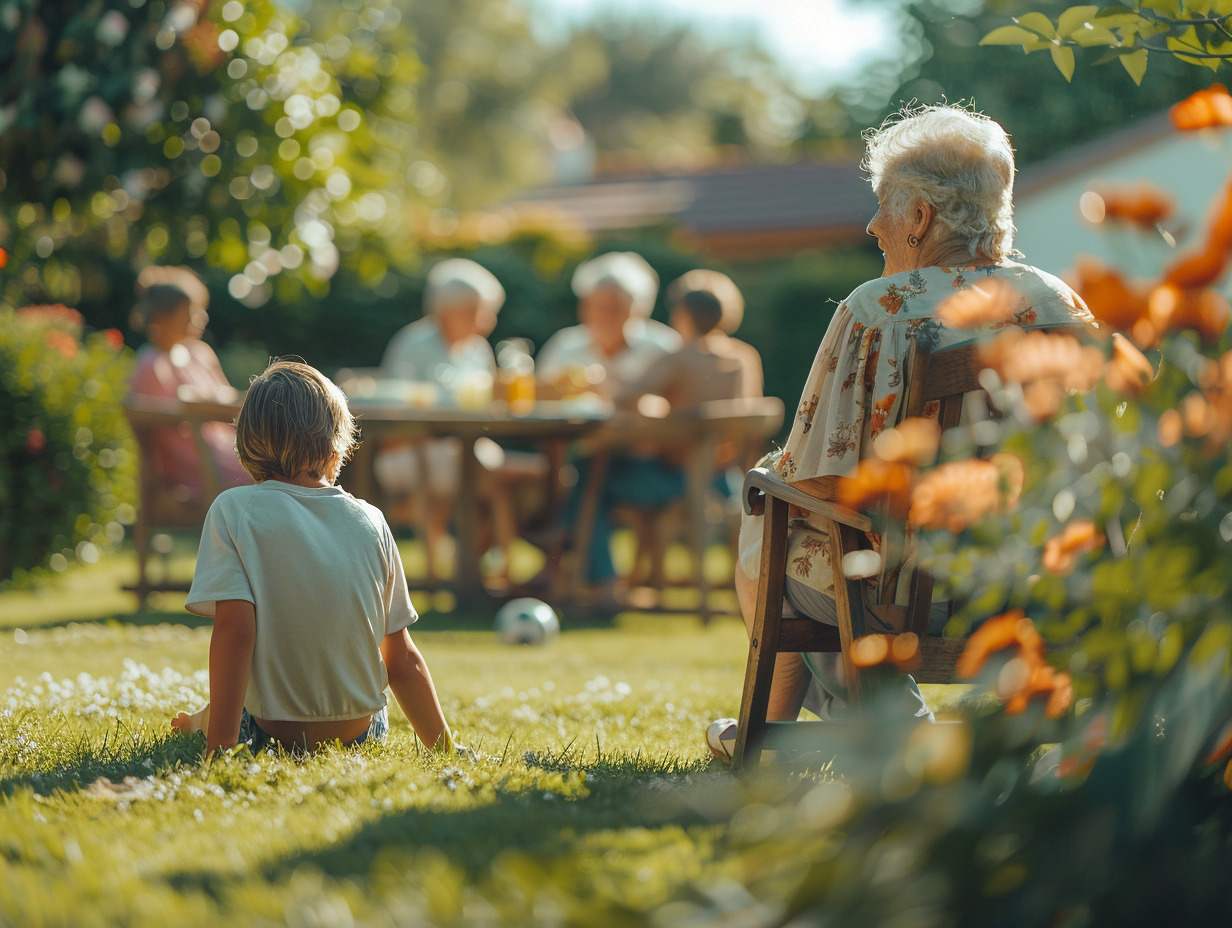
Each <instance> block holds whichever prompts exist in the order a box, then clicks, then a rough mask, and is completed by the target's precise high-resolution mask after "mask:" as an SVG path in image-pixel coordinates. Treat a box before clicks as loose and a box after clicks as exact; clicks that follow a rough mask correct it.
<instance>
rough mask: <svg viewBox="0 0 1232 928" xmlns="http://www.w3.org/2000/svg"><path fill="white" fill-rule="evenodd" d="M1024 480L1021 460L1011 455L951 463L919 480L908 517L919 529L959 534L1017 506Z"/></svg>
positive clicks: (912, 496) (997, 455) (912, 494)
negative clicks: (992, 515) (941, 529)
mask: <svg viewBox="0 0 1232 928" xmlns="http://www.w3.org/2000/svg"><path fill="white" fill-rule="evenodd" d="M1023 480H1024V471H1023V465H1022V461H1021V460H1019V459H1018V458H1017V457H1015V456H1014V455H1012V454H1005V453H1002V454H995V455H993V456H992V457H991V458H989V459H988V460H982V459H979V458H971V459H968V460H963V461H950V462H948V463H945V464H942V465H941V466H940V467H937V468H934V469H933V470H930V471H929V472H928V473H926V474H924V475H923V476H921V477H920V480H919V482H918V483H917V484H916V487H915V489H914V490H913V491H912V493H911V512H910V515H909V517H908V518H909V519H910V521H911V523H912V524H913V525H917V526H919V527H920V528H925V529H930V528H944V529H945V530H946V531H950V532H961V531H963V530H964V529H966V528H967V527H968V526H970V525H973V524H975V523H976V522H978V521H979V520H980V519H982V518H984V517H985V516H988V515H991V514H993V513H997V512H1008V511H1010V510H1012V509H1013V508H1014V507H1015V506H1017V505H1018V497H1019V496H1020V495H1021V494H1022V487H1023Z"/></svg>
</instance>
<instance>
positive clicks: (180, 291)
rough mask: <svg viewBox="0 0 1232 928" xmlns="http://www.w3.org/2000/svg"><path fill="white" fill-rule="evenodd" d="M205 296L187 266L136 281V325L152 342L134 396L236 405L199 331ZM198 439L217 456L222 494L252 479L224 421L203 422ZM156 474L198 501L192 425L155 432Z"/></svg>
mask: <svg viewBox="0 0 1232 928" xmlns="http://www.w3.org/2000/svg"><path fill="white" fill-rule="evenodd" d="M209 301H210V295H209V292H208V291H207V290H206V289H205V285H204V284H203V283H201V279H200V278H199V277H197V275H196V274H194V273H193V272H192V271H190V270H189V269H188V268H186V267H147V268H146V269H145V270H143V271H142V272H141V273H140V274H139V275H138V276H137V306H136V308H135V309H134V310H133V319H132V323H133V327H134V328H136V329H140V330H141V331H143V332H144V333H145V336H146V338H148V339H149V342H148V344H145V345H143V346H142V347H141V348H140V349H139V350H138V351H137V364H136V367H135V368H134V370H133V376H132V379H131V380H130V381H129V385H128V389H129V392H130V393H131V394H133V395H135V396H151V397H158V398H161V399H168V400H177V399H195V400H207V401H217V402H228V403H229V402H233V401H234V400H235V398H236V396H237V394H236V392H235V389H234V388H233V387H232V386H231V384H230V383H228V381H227V377H226V375H225V374H224V373H223V371H222V366H221V365H220V364H219V363H218V356H217V355H216V354H214V349H212V348H211V347H210V346H209V345H207V344H206V343H205V342H203V341H201V333H202V332H203V331H204V330H205V325H206V323H207V322H208V321H209V316H208V315H207V314H206V311H205V309H206V307H207V306H208V305H209ZM201 435H202V437H203V438H204V439H205V443H206V445H207V446H208V448H209V452H210V454H211V456H212V457H213V459H214V463H215V466H216V468H217V470H218V473H219V476H220V478H221V480H220V482H221V487H220V488H221V489H226V488H227V487H233V486H240V485H241V484H245V483H248V482H249V479H248V475H247V474H246V473H245V472H244V468H242V467H241V466H240V462H239V459H238V458H237V457H236V456H235V429H234V427H233V426H232V425H231V424H230V423H229V422H206V423H204V424H203V425H202V426H201ZM153 445H154V447H153V451H154V461H153V462H152V463H153V466H154V472H155V475H156V477H157V479H158V481H159V482H160V483H161V484H163V485H165V486H166V487H168V488H169V489H170V491H171V493H172V495H173V496H174V497H175V498H176V499H179V500H180V501H187V500H192V499H200V497H201V495H202V493H204V491H205V479H204V475H203V474H202V470H201V459H200V457H199V456H198V449H197V441H196V438H195V437H194V435H193V427H192V426H191V425H190V424H189V423H187V422H185V423H182V424H181V425H180V426H179V427H178V428H166V429H160V430H159V431H158V432H157V433H156V434H155V435H154V439H153Z"/></svg>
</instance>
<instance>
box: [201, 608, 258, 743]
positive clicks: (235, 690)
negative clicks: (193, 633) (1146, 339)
mask: <svg viewBox="0 0 1232 928" xmlns="http://www.w3.org/2000/svg"><path fill="white" fill-rule="evenodd" d="M256 643H257V609H256V606H254V605H253V604H252V603H250V602H248V601H247V600H244V599H226V600H222V601H221V602H219V603H217V604H216V605H215V608H214V631H213V634H211V635H210V720H209V730H208V731H207V732H206V739H205V749H206V751H213V750H214V749H215V748H220V747H224V748H226V747H231V746H232V745H234V744H235V743H236V742H237V741H239V737H240V716H241V714H242V713H243V711H244V694H245V693H246V692H247V690H248V675H249V674H250V673H251V672H252V652H253V648H254V647H255V646H256Z"/></svg>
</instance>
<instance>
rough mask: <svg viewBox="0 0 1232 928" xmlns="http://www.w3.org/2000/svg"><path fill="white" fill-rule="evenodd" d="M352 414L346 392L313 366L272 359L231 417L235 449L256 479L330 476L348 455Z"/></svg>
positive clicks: (353, 442)
mask: <svg viewBox="0 0 1232 928" xmlns="http://www.w3.org/2000/svg"><path fill="white" fill-rule="evenodd" d="M355 433H356V429H355V419H354V417H353V416H352V415H351V410H350V409H349V408H347V401H346V396H345V395H344V394H343V392H342V391H341V390H340V389H339V388H338V386H337V385H336V384H335V383H334V382H333V381H332V380H330V379H329V378H328V377H326V376H325V375H324V374H322V373H321V372H320V371H318V370H317V369H316V368H315V367H312V366H310V365H308V364H304V363H303V362H300V361H289V360H284V359H282V358H276V359H274V360H273V361H271V362H270V365H269V367H267V368H266V369H265V371H264V372H262V373H261V374H258V375H257V376H256V377H254V378H253V379H252V383H251V384H250V385H249V387H248V394H247V395H246V396H245V397H244V403H243V405H242V406H241V407H240V414H239V416H237V417H236V420H235V450H236V452H237V453H238V454H239V457H240V463H241V464H242V465H243V466H244V470H246V471H248V473H249V475H250V476H251V477H252V479H253V480H255V481H256V482H257V483H261V482H262V481H264V480H269V479H271V478H278V477H283V478H293V477H297V476H299V475H300V474H303V473H306V474H307V475H308V476H309V477H311V478H312V479H313V480H319V479H320V478H321V477H324V476H329V477H330V479H331V480H333V479H336V477H337V470H338V468H340V467H341V466H342V465H343V464H345V463H346V461H347V459H348V458H349V457H350V456H351V452H352V451H354V450H355V446H356V445H357V444H358V443H359V442H358V440H357V439H356V434H355Z"/></svg>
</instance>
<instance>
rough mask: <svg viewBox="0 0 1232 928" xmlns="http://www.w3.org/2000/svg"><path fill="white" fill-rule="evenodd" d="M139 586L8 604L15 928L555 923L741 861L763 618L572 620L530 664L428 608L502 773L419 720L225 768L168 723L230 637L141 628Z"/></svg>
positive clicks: (5, 741)
mask: <svg viewBox="0 0 1232 928" xmlns="http://www.w3.org/2000/svg"><path fill="white" fill-rule="evenodd" d="M412 555H413V552H410V553H408V561H410V560H411V556H412ZM178 557H179V561H178V562H176V558H177V556H176V555H173V558H172V560H173V562H174V563H173V567H175V568H176V569H178V570H181V571H182V570H184V569H187V570H191V562H190V559H189V561H187V562H185V561H184V559H183V556H178ZM132 570H133V565H132V561H131V559H129V558H126V557H123V556H117V557H113V558H110V559H105V560H104V561H103V562H102V563H100V564H98V565H94V566H92V567H89V568H79V569H76V570H73V571H70V572H69V573H68V574H66V575H65V576H62V577H60V578H57V580H56V582H54V583H53V584H51V585H48V586H46V587H43V588H40V589H36V590H28V591H16V592H8V593H5V594H2V595H0V923H3V924H13V925H22V926H33V925H91V924H99V925H113V924H132V925H154V924H157V925H164V924H170V923H173V924H175V925H177V926H188V925H198V924H200V925H206V924H216V923H218V922H219V921H220V920H221V919H222V918H224V917H225V918H226V919H227V921H229V922H232V923H238V924H264V923H270V922H286V923H288V924H303V925H330V924H338V925H345V924H350V923H352V921H358V922H361V923H369V924H411V923H415V922H416V921H417V920H419V919H425V920H427V921H429V922H432V923H439V924H453V923H484V922H485V921H488V922H491V921H503V922H504V923H507V924H527V923H531V922H542V923H551V922H552V921H553V920H555V919H557V918H558V917H559V918H566V917H567V913H573V915H577V916H579V917H580V915H581V914H582V913H587V912H589V913H596V912H599V911H615V910H613V909H612V907H616V908H617V909H619V910H622V911H626V912H632V913H638V912H643V913H644V912H648V911H649V910H651V909H652V908H654V907H655V906H658V905H660V904H662V903H663V902H664V901H665V900H667V899H669V898H670V897H671V896H672V895H673V894H675V893H676V892H677V891H679V889H680V888H681V887H682V886H683V885H685V884H687V883H693V882H699V881H701V882H708V881H710V880H712V879H714V880H717V879H718V878H720V877H721V876H722V874H723V872H724V869H725V867H731V866H733V865H734V864H733V863H732V862H730V861H729V860H728V858H726V857H725V855H724V853H723V848H724V842H725V840H726V837H727V831H728V826H727V824H726V822H725V821H724V816H725V815H727V814H730V808H729V806H730V802H731V800H730V798H728V799H727V800H725V802H726V806H725V805H724V802H723V801H720V799H721V797H723V796H730V792H731V788H730V783H731V777H730V775H729V774H727V773H726V772H724V771H722V770H720V769H717V767H715V765H713V764H712V763H711V762H709V760H708V755H707V753H706V751H705V747H704V744H703V739H702V733H703V731H704V729H705V725H706V723H707V722H709V721H710V720H711V719H712V718H715V717H717V716H721V715H732V714H735V712H736V710H737V708H738V701H739V693H740V684H741V675H742V672H743V663H744V631H743V628H742V626H741V625H740V624H739V622H738V620H735V619H732V618H726V619H720V620H717V621H715V622H713V623H712V624H711V625H710V626H709V627H703V626H702V625H701V623H700V622H698V621H697V620H696V619H694V618H691V617H683V616H671V617H663V616H635V615H626V616H622V617H620V618H619V619H618V620H617V622H616V623H615V624H614V625H612V626H598V625H595V624H593V623H592V624H590V625H583V624H580V623H578V622H571V621H570V617H569V616H568V615H566V616H564V628H565V631H564V633H563V634H562V635H561V637H560V638H559V639H558V640H557V641H555V642H554V643H552V644H550V645H549V646H546V647H541V648H513V647H508V646H505V645H502V644H500V643H499V642H498V641H497V639H496V637H495V635H494V634H493V633H492V631H491V618H492V617H491V615H490V614H489V613H485V614H467V615H463V614H459V613H449V614H445V613H438V612H432V611H429V607H430V606H431V604H432V602H433V600H432V598H431V597H425V596H424V595H422V594H421V595H418V596H415V599H416V601H417V603H418V604H419V606H420V608H421V610H422V611H425V615H424V618H423V619H422V620H421V622H420V624H419V626H417V627H416V629H414V630H413V631H414V632H415V638H416V641H417V643H418V644H419V646H420V648H421V649H422V651H423V652H424V654H425V655H426V657H427V659H428V661H429V663H430V665H431V667H432V671H433V674H434V676H435V678H436V680H437V684H438V687H439V690H440V693H441V696H442V700H443V702H444V705H445V708H446V712H447V714H448V717H449V719H450V721H451V723H452V725H453V726H454V728H455V730H456V732H457V734H458V736H459V738H460V739H461V741H463V742H464V743H466V744H468V745H469V746H470V747H472V748H474V749H476V750H477V751H478V752H479V756H478V758H477V759H475V760H473V761H462V762H460V761H458V760H457V759H455V758H444V759H442V758H437V757H430V756H426V755H424V754H422V753H421V752H420V751H419V749H418V746H417V744H416V742H415V740H414V738H413V736H412V734H411V731H410V728H409V726H408V725H407V723H406V721H405V719H404V718H403V717H402V716H401V713H400V712H398V711H397V710H396V709H393V711H392V712H391V717H392V722H393V727H392V732H391V735H390V738H389V740H388V741H387V742H386V743H384V744H374V745H369V746H365V747H363V748H361V749H357V750H338V751H326V752H324V753H322V754H320V755H318V756H316V757H312V758H310V759H307V760H297V759H291V758H288V757H283V756H260V757H257V758H255V759H254V758H252V757H250V756H247V755H241V756H237V757H235V758H230V759H227V760H224V761H222V762H218V763H215V764H214V765H212V766H209V767H202V766H201V765H200V763H199V759H200V748H201V745H200V742H199V741H197V740H196V739H188V738H181V737H172V736H171V735H170V734H169V732H168V728H167V720H168V718H169V717H170V715H171V713H172V712H173V711H174V710H176V709H178V708H181V707H185V706H187V705H188V704H190V703H193V702H195V701H196V700H197V699H198V698H201V697H204V696H205V694H206V689H207V684H206V676H205V673H204V670H205V665H206V654H207V648H208V641H209V627H208V626H207V625H205V624H204V623H203V622H202V621H201V620H199V619H196V618H195V617H193V616H191V615H189V614H188V613H187V612H185V611H183V608H182V605H183V598H182V596H180V597H179V598H176V597H174V596H171V595H164V596H161V597H157V598H155V600H154V602H152V603H151V607H150V609H149V610H148V611H144V612H134V611H133V609H134V602H133V598H132V597H131V595H129V594H124V593H122V592H120V591H119V589H118V587H119V584H120V583H121V582H123V581H125V580H127V579H130V578H131V575H132ZM100 777H106V778H108V779H109V780H111V781H115V782H122V781H124V779H125V778H133V779H132V780H130V781H129V782H128V786H127V787H126V788H125V789H123V790H121V791H120V792H119V793H116V792H114V791H112V790H110V789H109V788H108V789H104V788H103V787H105V786H107V784H105V783H104V784H102V785H101V786H100V785H91V784H95V783H96V781H97V780H98V779H99V778H100ZM707 782H712V783H713V788H706V787H705V785H704V784H706V783H707ZM699 785H701V792H698V791H697V789H694V788H692V787H697V786H699ZM686 787H689V788H686ZM707 796H713V797H720V799H716V800H715V801H716V802H718V803H719V804H718V805H717V806H715V807H714V808H702V809H699V808H697V803H698V801H699V797H702V798H704V797H707ZM716 809H718V812H717V813H716ZM553 913H555V914H553ZM568 917H569V918H572V916H568Z"/></svg>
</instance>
